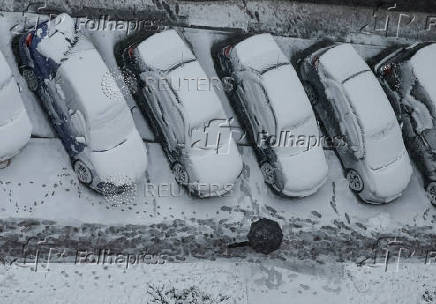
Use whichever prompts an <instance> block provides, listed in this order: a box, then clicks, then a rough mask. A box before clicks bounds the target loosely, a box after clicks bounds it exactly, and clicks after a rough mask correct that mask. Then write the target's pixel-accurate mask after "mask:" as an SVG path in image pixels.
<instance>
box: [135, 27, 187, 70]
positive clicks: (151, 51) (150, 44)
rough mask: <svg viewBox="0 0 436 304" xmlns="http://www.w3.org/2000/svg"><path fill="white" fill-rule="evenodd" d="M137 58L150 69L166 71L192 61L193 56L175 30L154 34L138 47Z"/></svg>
mask: <svg viewBox="0 0 436 304" xmlns="http://www.w3.org/2000/svg"><path fill="white" fill-rule="evenodd" d="M138 52H139V56H140V57H141V59H142V60H143V62H144V63H145V64H146V65H147V66H149V67H150V68H152V69H158V70H168V69H170V68H171V67H173V66H175V65H177V64H179V63H183V62H187V61H190V60H194V59H195V57H194V54H192V51H191V50H190V49H189V47H188V46H187V45H186V44H185V42H184V41H183V39H182V38H180V36H179V34H178V33H177V32H176V31H175V30H168V31H164V32H160V33H156V34H154V35H152V36H150V37H149V38H147V39H146V40H145V41H143V42H141V43H140V44H139V45H138Z"/></svg>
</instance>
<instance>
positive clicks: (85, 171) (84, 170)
mask: <svg viewBox="0 0 436 304" xmlns="http://www.w3.org/2000/svg"><path fill="white" fill-rule="evenodd" d="M74 172H75V173H76V175H77V178H78V179H79V181H80V182H81V183H84V184H86V185H89V184H91V183H92V179H93V177H92V173H91V170H89V168H88V167H87V166H86V165H85V164H84V163H83V162H82V161H81V160H76V161H75V162H74Z"/></svg>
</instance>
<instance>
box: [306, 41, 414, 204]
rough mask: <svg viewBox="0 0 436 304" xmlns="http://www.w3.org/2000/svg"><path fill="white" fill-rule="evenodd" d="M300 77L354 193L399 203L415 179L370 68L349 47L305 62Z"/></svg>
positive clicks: (331, 48)
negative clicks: (341, 142)
mask: <svg viewBox="0 0 436 304" xmlns="http://www.w3.org/2000/svg"><path fill="white" fill-rule="evenodd" d="M300 73H301V77H302V78H303V79H304V84H305V88H306V90H307V93H308V95H309V96H310V98H311V102H312V104H313V105H314V108H315V112H316V113H317V115H318V117H319V119H320V120H321V122H322V123H323V125H324V127H325V129H326V130H327V132H328V133H329V135H330V136H334V137H338V136H339V137H342V138H343V139H344V145H340V146H337V147H336V151H337V152H338V154H339V156H340V159H341V161H342V164H343V167H344V169H345V171H346V177H347V180H348V183H349V186H350V189H351V190H352V191H354V192H356V193H358V194H359V196H360V197H361V198H362V199H363V200H365V201H367V202H369V203H386V202H389V201H392V200H393V199H395V198H397V197H399V196H400V195H401V194H402V192H403V191H404V190H405V189H406V187H407V185H408V184H409V181H410V177H411V174H412V167H411V164H410V159H409V155H408V154H407V152H406V149H405V147H404V143H403V139H402V136H401V129H400V127H399V125H398V122H397V119H396V117H395V113H394V111H393V110H392V108H391V105H390V103H389V100H388V99H387V96H386V94H385V92H384V91H383V89H382V88H381V86H380V84H379V82H378V81H377V79H376V78H375V76H374V74H373V73H372V71H371V69H370V68H369V66H368V65H367V64H366V63H365V61H364V60H363V59H362V58H361V57H360V56H359V54H357V52H356V51H355V50H354V48H353V47H352V46H351V45H350V44H341V45H332V46H328V47H323V48H320V49H318V50H316V51H315V52H313V53H311V55H309V56H307V57H305V58H304V59H303V60H302V62H301V66H300Z"/></svg>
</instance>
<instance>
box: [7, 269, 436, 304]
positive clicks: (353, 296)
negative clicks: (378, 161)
mask: <svg viewBox="0 0 436 304" xmlns="http://www.w3.org/2000/svg"><path fill="white" fill-rule="evenodd" d="M435 267H436V265H435V264H432V265H424V264H410V263H409V264H401V265H400V266H399V268H398V270H397V269H396V268H395V269H393V270H388V271H385V269H384V267H382V265H378V266H376V267H368V266H362V267H357V266H356V265H352V264H331V265H328V266H321V265H312V264H299V265H297V264H296V265H292V266H291V267H287V268H284V267H280V266H277V265H268V264H266V263H265V264H251V263H233V262H223V261H216V262H197V263H178V264H156V265H152V264H144V263H143V264H135V265H130V267H129V268H127V269H126V267H125V265H122V264H120V265H114V264H112V265H96V264H81V263H77V264H65V263H64V264H53V263H51V264H49V265H47V264H42V263H41V264H40V265H39V268H38V269H37V271H34V267H33V266H31V265H25V266H23V265H21V266H17V265H12V266H6V267H3V266H2V267H0V303H2V304H3V303H4V304H6V303H7V304H15V303H20V304H21V303H22V304H26V303H96V304H99V303H102V304H103V303H104V304H116V303H131V304H136V303H138V304H139V303H174V304H176V303H180V302H176V301H174V299H173V300H172V301H171V300H169V301H168V302H164V301H161V302H159V301H157V302H153V299H156V297H155V296H154V295H156V291H157V290H161V291H163V292H162V294H165V292H166V291H169V290H171V288H175V289H176V292H179V293H181V292H182V291H184V290H189V289H190V288H193V287H194V288H195V290H196V291H198V292H201V293H202V294H205V295H208V296H209V297H210V298H212V299H222V301H220V302H218V301H216V302H208V301H203V302H186V303H202V304H209V303H210V304H213V303H223V304H230V303H232V304H233V303H238V304H264V303H274V304H288V303H296V304H305V303H311V304H318V303H319V304H321V303H323V304H324V303H327V304H329V303H332V304H333V303H353V304H360V303H362V304H367V303H398V304H410V303H416V304H421V303H422V304H428V303H435V301H436V298H435V296H436V289H435V285H434V280H435V279H436V268H435ZM163 298H166V299H170V298H171V297H170V296H166V297H163ZM183 303H185V302H183Z"/></svg>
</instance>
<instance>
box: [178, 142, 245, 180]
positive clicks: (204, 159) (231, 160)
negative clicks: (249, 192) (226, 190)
mask: <svg viewBox="0 0 436 304" xmlns="http://www.w3.org/2000/svg"><path fill="white" fill-rule="evenodd" d="M228 147H229V148H228V150H227V151H222V150H218V151H216V150H207V151H204V152H202V153H198V154H197V153H193V154H190V155H189V161H190V168H186V169H187V170H188V171H189V170H191V171H192V174H191V176H194V177H195V179H196V180H193V181H190V182H191V183H195V182H198V183H200V184H206V185H214V186H223V185H226V184H227V185H230V184H232V185H233V184H234V183H235V181H236V179H237V177H238V176H239V174H240V173H241V171H242V158H241V155H240V154H239V151H238V148H237V146H236V143H235V142H234V141H231V143H230V145H228Z"/></svg>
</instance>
